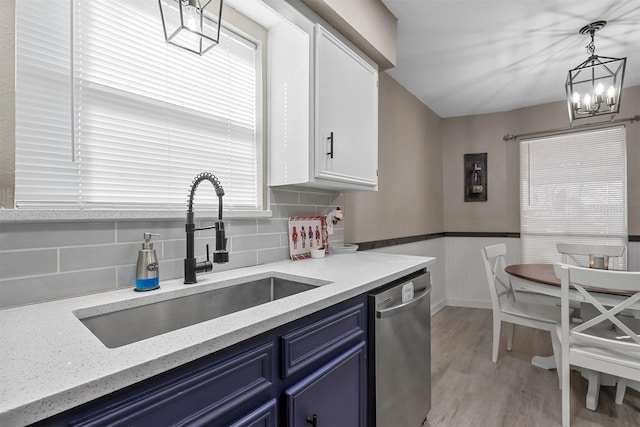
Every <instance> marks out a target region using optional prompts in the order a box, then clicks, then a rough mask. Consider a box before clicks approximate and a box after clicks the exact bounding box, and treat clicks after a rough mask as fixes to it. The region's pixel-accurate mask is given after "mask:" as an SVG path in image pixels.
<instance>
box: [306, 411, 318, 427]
mask: <svg viewBox="0 0 640 427" xmlns="http://www.w3.org/2000/svg"><path fill="white" fill-rule="evenodd" d="M307 422H308V423H309V424H311V425H312V426H313V427H318V416H317V415H316V414H313V415H312V416H310V417H307Z"/></svg>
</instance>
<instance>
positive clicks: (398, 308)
mask: <svg viewBox="0 0 640 427" xmlns="http://www.w3.org/2000/svg"><path fill="white" fill-rule="evenodd" d="M430 293H431V287H428V288H426V289H425V290H424V291H423V292H421V293H419V294H418V295H416V297H415V298H413V299H412V300H411V301H408V302H405V303H404V304H399V305H394V306H393V307H389V308H385V309H383V310H376V318H378V319H382V318H384V317H390V316H393V315H394V314H396V313H400V312H402V311H405V310H409V309H410V308H412V307H413V306H414V305H416V304H418V303H420V301H422V300H423V299H424V298H425V297H426V296H427V295H429V294H430Z"/></svg>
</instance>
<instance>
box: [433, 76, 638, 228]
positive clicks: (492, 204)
mask: <svg viewBox="0 0 640 427" xmlns="http://www.w3.org/2000/svg"><path fill="white" fill-rule="evenodd" d="M621 110H622V111H621V112H620V113H619V114H618V115H617V117H616V118H626V117H631V116H634V115H637V114H640V86H635V87H632V88H627V89H625V90H624V92H623V100H622V107H621ZM579 124H580V121H577V122H575V125H579ZM568 125H569V115H568V113H567V106H566V103H565V102H564V101H560V102H553V103H549V104H544V105H537V106H534V107H527V108H522V109H518V110H513V111H509V112H505V113H493V114H483V115H477V116H466V117H455V118H448V119H443V120H442V149H443V153H442V163H443V172H444V183H443V185H444V195H445V196H444V210H445V220H444V230H445V231H471V232H476V231H477V232H482V231H487V232H491V231H495V232H520V192H519V188H518V180H519V175H520V171H519V147H518V142H516V141H509V142H505V141H503V139H502V137H503V136H504V135H505V134H509V133H510V134H522V133H528V132H536V131H544V130H549V129H558V128H564V127H567V126H568ZM626 128H627V200H628V213H627V217H628V224H629V234H630V235H640V123H638V122H634V123H631V124H627V127H626ZM484 152H486V153H488V161H487V164H488V167H487V169H488V179H489V182H488V201H487V202H486V203H479V202H478V203H475V202H474V203H465V202H464V192H463V189H464V184H463V179H464V176H463V172H462V167H463V156H464V154H465V153H484Z"/></svg>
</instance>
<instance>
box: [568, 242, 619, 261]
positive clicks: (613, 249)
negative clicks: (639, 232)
mask: <svg viewBox="0 0 640 427" xmlns="http://www.w3.org/2000/svg"><path fill="white" fill-rule="evenodd" d="M556 248H557V249H558V252H560V254H562V263H563V264H575V265H579V266H582V267H588V266H589V264H588V257H589V255H606V256H608V257H610V258H612V257H613V258H620V257H621V256H622V254H624V250H625V249H626V247H625V246H623V245H591V244H582V243H556ZM585 256H586V257H585ZM585 260H586V262H585Z"/></svg>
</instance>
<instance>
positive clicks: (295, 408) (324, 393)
mask: <svg viewBox="0 0 640 427" xmlns="http://www.w3.org/2000/svg"><path fill="white" fill-rule="evenodd" d="M365 363H366V360H365V343H364V342H361V343H359V344H357V345H356V346H355V347H353V348H351V349H350V350H347V351H346V352H345V353H343V354H341V355H340V356H338V357H336V358H335V359H333V360H332V361H330V362H329V363H327V364H326V365H324V366H322V367H321V368H320V369H318V370H316V371H314V372H313V373H312V374H310V375H309V376H307V377H306V378H304V379H303V380H301V381H300V382H298V383H296V384H295V385H293V386H292V387H290V388H289V389H287V390H286V392H285V395H286V402H287V426H289V427H310V426H311V425H315V426H344V427H347V426H348V427H356V426H363V427H364V426H365V425H366V413H365V412H366V411H365V393H366V384H365V382H366V375H365V374H366V370H365Z"/></svg>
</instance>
